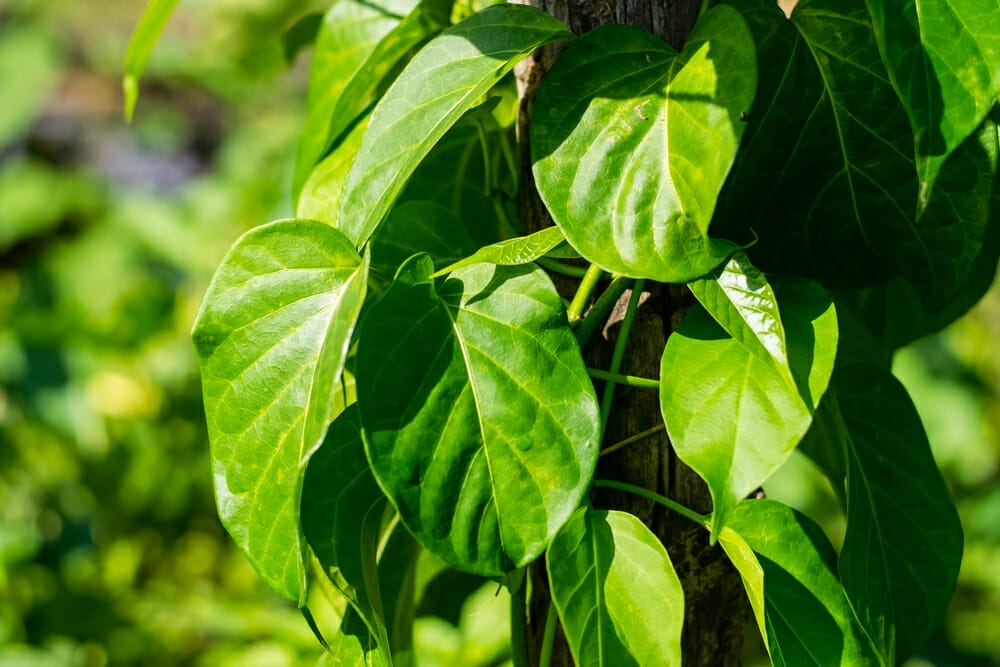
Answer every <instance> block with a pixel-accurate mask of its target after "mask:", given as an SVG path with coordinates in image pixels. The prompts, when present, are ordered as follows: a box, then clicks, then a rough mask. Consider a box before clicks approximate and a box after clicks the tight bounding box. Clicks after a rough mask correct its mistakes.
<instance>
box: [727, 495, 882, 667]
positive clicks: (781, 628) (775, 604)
mask: <svg viewBox="0 0 1000 667" xmlns="http://www.w3.org/2000/svg"><path fill="white" fill-rule="evenodd" d="M729 525H730V528H731V529H732V531H733V532H734V533H738V534H739V537H740V538H741V539H742V540H744V544H746V545H747V546H748V547H749V548H751V549H753V552H754V553H755V554H756V558H755V559H754V560H755V562H757V563H758V565H757V568H760V569H761V570H762V572H763V593H764V602H765V609H766V623H767V640H766V643H767V645H768V650H769V652H770V654H771V659H772V662H773V664H774V665H776V666H778V667H783V666H786V665H787V666H788V667H800V666H803V667H804V666H807V665H815V667H828V666H829V665H851V666H852V667H854V666H859V667H860V666H861V665H876V664H880V663H879V661H878V660H877V659H876V657H875V655H874V653H873V652H872V649H871V645H870V643H869V642H868V639H867V637H865V635H864V633H863V632H862V631H861V629H860V628H859V627H858V625H857V622H856V621H855V619H854V613H853V611H852V610H851V607H850V605H849V604H848V603H847V598H846V597H845V596H844V589H843V587H842V586H841V585H840V581H839V579H838V577H837V566H836V561H837V554H836V552H835V551H834V550H833V547H832V546H831V545H830V542H829V540H827V538H826V536H825V535H824V534H823V531H822V530H821V529H820V527H819V526H817V525H816V524H815V523H814V522H813V521H812V520H810V519H809V518H808V517H806V516H805V515H803V514H800V513H798V512H796V511H795V510H793V509H792V508H790V507H787V506H785V505H782V504H781V503H777V502H774V501H772V500H752V501H747V502H745V503H742V504H740V505H739V506H738V507H737V508H736V509H735V510H734V511H733V514H732V517H731V520H730V524H729ZM719 541H720V542H722V544H723V547H724V548H725V546H726V545H725V542H724V540H723V539H722V538H720V540H719ZM726 553H727V554H729V553H730V550H729V549H726ZM730 558H731V559H732V555H730ZM747 560H749V558H747ZM733 563H734V565H736V567H737V569H738V570H739V571H740V574H741V575H744V581H746V575H745V574H744V569H745V568H744V567H742V566H741V562H740V561H738V560H733ZM749 571H750V574H751V577H753V578H754V580H756V577H757V574H758V571H757V570H755V569H753V568H750V570H749ZM752 600H753V597H751V601H752Z"/></svg>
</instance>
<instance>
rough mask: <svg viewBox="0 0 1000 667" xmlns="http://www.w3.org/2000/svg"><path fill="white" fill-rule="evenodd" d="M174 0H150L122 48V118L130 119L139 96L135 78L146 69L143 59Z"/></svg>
mask: <svg viewBox="0 0 1000 667" xmlns="http://www.w3.org/2000/svg"><path fill="white" fill-rule="evenodd" d="M177 2H178V0H150V1H149V4H148V5H146V10H145V11H144V12H143V13H142V18H141V19H139V24H138V25H137V26H136V27H135V30H134V31H133V32H132V39H130V40H129V43H128V51H126V52H125V76H124V77H122V91H123V92H124V94H125V122H126V123H131V122H132V114H133V112H134V111H135V104H136V102H137V101H138V100H139V79H141V78H142V71H143V70H144V69H146V61H147V60H149V54H150V53H151V52H152V51H153V47H154V46H155V45H156V41H157V40H158V39H159V38H160V34H161V33H162V32H163V29H164V28H165V27H166V25H167V20H168V19H169V18H170V14H172V13H173V11H174V7H176V6H177Z"/></svg>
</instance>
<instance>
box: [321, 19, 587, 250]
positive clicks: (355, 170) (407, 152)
mask: <svg viewBox="0 0 1000 667" xmlns="http://www.w3.org/2000/svg"><path fill="white" fill-rule="evenodd" d="M571 36H572V34H571V33H570V32H569V30H568V29H567V28H566V26H564V25H563V24H562V23H560V22H559V21H557V20H556V19H554V18H552V17H551V16H549V15H548V14H546V13H545V12H543V11H541V10H538V9H535V8H533V7H525V6H522V5H497V6H494V7H488V8H486V9H484V10H482V11H480V12H477V13H476V14H473V15H472V16H470V17H469V18H467V19H465V20H464V21H462V22H461V23H458V24H456V25H454V26H452V27H451V28H448V29H447V30H445V31H444V32H442V33H441V34H440V35H439V36H438V37H436V38H435V39H433V40H431V42H430V43H428V44H427V46H425V47H424V48H423V49H421V51H420V52H419V53H418V54H417V55H416V56H415V57H414V58H413V60H411V61H410V63H409V64H408V65H407V67H406V69H404V70H403V72H402V73H401V74H400V75H399V77H398V78H397V79H396V80H395V81H394V82H393V84H392V86H390V88H389V90H387V91H386V93H385V95H384V96H383V97H382V99H381V100H380V102H379V103H378V105H377V106H376V107H375V110H374V111H373V112H372V120H371V123H370V124H369V126H368V132H366V133H365V138H364V142H363V144H362V147H361V153H360V155H359V159H358V160H357V161H356V162H355V163H354V166H353V167H352V168H351V173H350V175H349V176H348V179H347V190H346V191H345V193H344V198H343V200H342V201H341V206H340V216H339V217H340V222H339V226H340V228H341V229H343V230H344V233H345V234H347V236H348V238H350V239H351V240H352V241H354V243H355V244H357V245H358V246H361V245H363V244H364V243H365V242H367V240H368V239H369V238H370V237H371V235H372V234H373V233H374V232H375V230H376V229H377V228H378V226H379V225H380V224H381V222H382V220H383V219H384V218H385V215H386V214H387V213H388V212H389V208H390V207H391V206H392V204H393V202H394V201H395V200H396V198H397V197H398V196H399V194H400V192H402V190H403V187H404V186H405V184H406V181H407V180H408V179H409V177H410V175H411V174H412V173H413V171H414V169H416V167H417V165H419V164H420V161H421V160H422V159H423V158H424V156H426V155H427V153H428V152H429V151H430V149H431V148H432V147H433V146H434V144H435V143H437V142H438V140H440V139H441V137H443V136H444V134H445V132H447V131H448V128H450V127H451V126H452V125H454V123H455V122H456V121H457V120H458V119H459V118H460V117H461V116H462V114H463V113H464V112H465V111H467V110H468V109H471V108H472V107H474V106H475V105H476V104H477V103H478V102H479V101H480V98H481V97H482V96H483V94H485V93H486V92H487V91H488V90H489V89H490V88H491V87H493V85H495V84H496V83H498V82H499V81H500V80H501V79H502V78H503V77H504V76H505V75H506V74H507V73H508V72H509V71H511V69H513V67H514V65H515V64H516V63H517V62H518V61H519V60H521V59H522V58H523V57H524V56H527V55H528V54H529V53H531V52H532V51H534V50H535V49H537V48H538V47H540V46H542V45H543V44H548V43H549V42H553V41H557V40H565V39H569V38H570V37H571Z"/></svg>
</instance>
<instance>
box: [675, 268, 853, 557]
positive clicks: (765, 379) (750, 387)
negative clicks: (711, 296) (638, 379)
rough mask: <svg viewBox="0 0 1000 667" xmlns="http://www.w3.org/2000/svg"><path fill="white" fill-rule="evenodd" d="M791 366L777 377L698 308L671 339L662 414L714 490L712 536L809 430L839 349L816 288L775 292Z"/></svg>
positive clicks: (784, 285)
mask: <svg viewBox="0 0 1000 667" xmlns="http://www.w3.org/2000/svg"><path fill="white" fill-rule="evenodd" d="M774 289H775V290H776V293H777V296H778V302H779V303H781V316H782V322H783V325H784V328H785V332H786V336H787V339H786V342H787V345H788V354H789V366H788V369H789V370H790V371H791V375H792V377H793V378H794V380H795V382H794V384H792V383H790V382H789V381H788V373H787V372H786V371H781V370H779V369H778V367H777V366H775V364H773V363H772V362H771V361H770V360H769V359H766V358H762V357H761V356H759V355H756V354H753V353H752V352H751V351H750V350H749V349H748V348H746V347H745V346H743V345H741V344H740V343H739V342H738V341H736V340H734V339H733V338H731V337H730V336H728V335H727V334H726V333H725V331H723V330H722V329H721V328H720V327H719V325H718V324H717V323H716V322H714V321H713V320H712V319H711V318H710V317H709V316H708V314H707V313H706V312H705V311H704V310H702V309H700V308H699V309H693V310H692V311H691V312H690V313H689V314H688V315H687V317H685V319H684V321H683V322H681V326H680V327H679V328H678V329H677V331H675V332H674V333H673V334H672V335H671V336H670V338H668V339H667V345H666V348H665V349H664V351H663V361H662V365H661V370H660V406H661V409H662V411H663V418H664V422H665V423H666V426H667V432H668V434H669V435H670V440H671V442H672V443H673V445H674V449H675V450H676V452H677V455H678V456H679V457H680V459H681V460H682V461H684V463H686V464H687V465H688V466H690V467H691V468H692V469H693V470H695V472H697V473H698V474H699V475H701V476H702V477H703V478H704V479H705V481H706V482H707V483H708V487H709V490H710V491H711V493H712V500H713V502H714V514H713V520H712V536H713V538H715V537H717V536H718V534H719V531H721V530H722V528H723V527H725V525H726V522H727V515H728V513H729V512H730V511H731V510H732V508H733V507H734V506H735V505H736V504H737V503H738V502H739V501H740V500H742V499H743V498H745V497H746V496H747V494H749V493H750V492H751V491H753V490H754V489H756V488H757V487H758V486H760V485H761V484H762V483H763V482H764V481H765V480H766V479H767V478H768V477H770V476H771V474H773V473H774V472H775V471H776V470H777V469H778V468H779V467H781V465H782V464H783V463H784V462H785V460H786V459H787V458H788V456H789V455H790V454H791V452H792V450H793V449H795V447H796V445H798V443H799V440H801V439H802V436H803V435H805V433H806V431H807V430H808V428H809V424H810V423H811V421H812V415H813V412H814V411H815V409H816V404H817V403H818V402H819V399H820V397H821V396H822V395H823V392H824V391H825V390H826V386H827V383H828V382H829V378H830V375H831V373H832V371H833V364H834V359H835V357H836V350H837V317H836V313H835V311H834V309H833V304H832V301H831V300H830V297H829V295H827V294H826V293H825V291H824V290H823V289H822V288H821V287H819V286H818V285H816V284H815V283H809V282H808V281H800V280H792V279H788V280H785V281H781V282H776V283H775V284H774Z"/></svg>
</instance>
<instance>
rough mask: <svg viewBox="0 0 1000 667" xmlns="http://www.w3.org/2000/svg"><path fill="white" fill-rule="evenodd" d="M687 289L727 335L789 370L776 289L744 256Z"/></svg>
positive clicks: (730, 261) (780, 367)
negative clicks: (689, 289)
mask: <svg viewBox="0 0 1000 667" xmlns="http://www.w3.org/2000/svg"><path fill="white" fill-rule="evenodd" d="M688 287H690V288H691V292H692V293H693V294H694V295H695V297H696V298H697V299H698V301H699V302H700V303H701V305H702V306H704V307H705V310H707V311H708V312H709V313H711V315H712V317H713V318H715V321H716V322H718V323H719V324H721V325H722V328H723V329H725V330H726V333H728V334H729V335H730V336H732V337H733V338H734V339H736V340H737V341H739V342H740V343H742V344H743V345H744V346H746V347H747V348H748V349H750V350H751V351H752V352H754V353H755V354H758V355H760V356H761V357H763V358H764V359H769V360H771V361H773V362H774V364H775V365H776V366H777V367H778V369H779V370H782V369H788V345H787V343H786V342H785V326H784V325H783V324H782V323H781V314H780V313H779V312H778V299H777V297H776V296H775V294H774V288H772V287H771V283H769V282H768V280H767V277H766V276H765V275H764V274H763V273H761V272H760V271H759V270H758V269H757V268H756V267H754V266H753V264H751V263H750V260H749V259H747V256H746V254H745V253H743V252H738V253H736V254H735V255H733V257H732V258H731V259H730V260H729V262H727V263H726V265H725V266H722V267H719V268H718V269H716V270H715V271H713V272H712V273H711V274H710V275H709V276H708V277H707V278H704V279H701V280H695V281H694V282H692V283H690V284H689V285H688ZM791 379H792V378H791V374H790V373H789V380H791Z"/></svg>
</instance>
